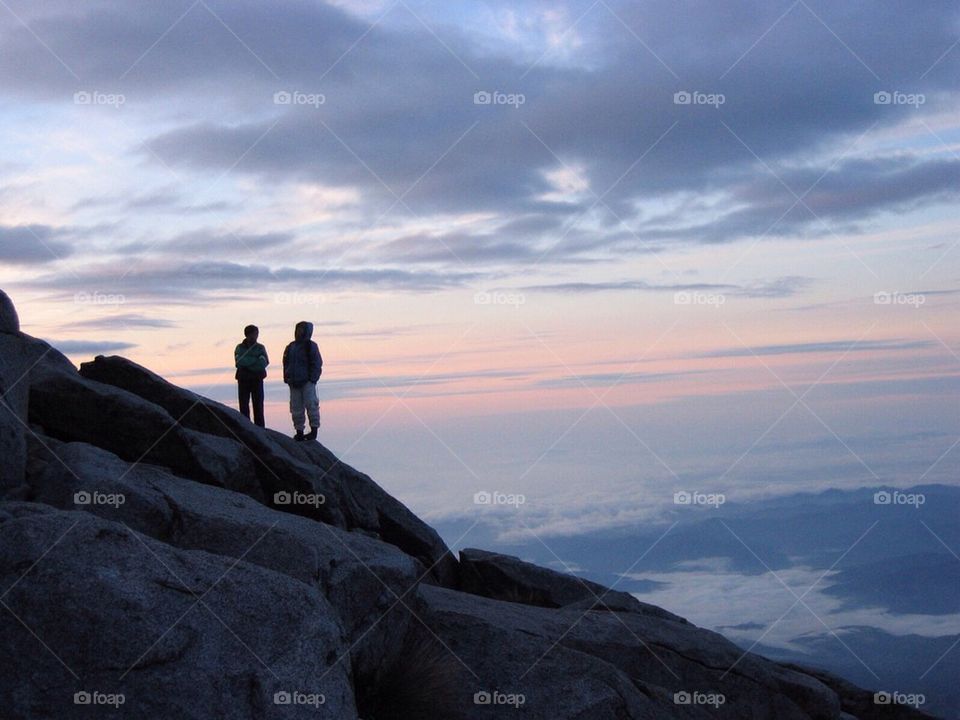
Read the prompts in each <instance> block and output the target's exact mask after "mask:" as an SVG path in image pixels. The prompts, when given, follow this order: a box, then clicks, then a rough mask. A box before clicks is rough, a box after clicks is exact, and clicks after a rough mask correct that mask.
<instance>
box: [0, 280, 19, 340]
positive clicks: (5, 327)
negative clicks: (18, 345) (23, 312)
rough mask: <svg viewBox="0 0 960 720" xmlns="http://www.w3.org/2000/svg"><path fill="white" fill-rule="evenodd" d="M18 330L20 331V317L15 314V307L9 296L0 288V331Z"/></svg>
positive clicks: (11, 331) (10, 331)
mask: <svg viewBox="0 0 960 720" xmlns="http://www.w3.org/2000/svg"><path fill="white" fill-rule="evenodd" d="M18 332H20V317H19V316H18V315H17V309H16V308H15V307H14V306H13V301H12V300H11V299H10V298H9V296H8V295H7V294H6V293H5V292H4V291H3V290H0V333H18Z"/></svg>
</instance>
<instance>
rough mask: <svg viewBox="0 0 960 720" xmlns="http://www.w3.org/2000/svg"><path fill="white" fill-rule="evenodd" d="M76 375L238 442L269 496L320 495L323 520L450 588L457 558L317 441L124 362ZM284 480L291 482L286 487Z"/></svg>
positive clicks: (101, 362) (96, 365)
mask: <svg viewBox="0 0 960 720" xmlns="http://www.w3.org/2000/svg"><path fill="white" fill-rule="evenodd" d="M80 374H81V375H82V376H83V377H84V378H87V379H89V380H94V381H96V382H98V383H102V384H108V385H112V386H114V387H116V388H120V389H122V390H125V391H127V392H128V393H132V394H134V395H136V396H138V397H140V398H142V399H143V400H146V401H148V402H149V403H152V404H153V405H155V406H157V407H159V408H162V409H164V410H165V411H166V412H167V413H168V414H169V415H170V416H172V417H175V418H177V421H178V423H179V424H180V425H181V426H183V427H184V428H189V429H191V430H193V431H195V432H200V433H204V434H206V435H208V436H216V437H221V438H224V439H227V440H230V441H233V442H236V443H239V444H240V445H242V446H243V447H244V448H245V449H246V450H247V451H248V452H249V454H250V457H251V460H252V462H251V463H250V466H251V469H252V471H253V472H254V473H255V474H256V476H257V478H258V480H259V482H260V484H261V486H262V487H264V488H265V493H266V494H267V498H268V499H270V498H272V495H273V494H274V493H275V492H277V491H284V490H292V489H297V490H300V491H301V492H309V493H312V494H314V495H322V496H324V497H325V498H326V505H327V508H326V510H327V512H328V514H329V516H328V517H327V518H326V521H327V522H331V521H332V520H331V518H333V517H336V518H337V521H336V522H334V524H337V525H339V526H341V527H345V528H347V529H361V530H364V531H366V532H370V533H374V534H375V535H376V536H378V537H380V538H381V539H383V540H384V541H385V542H389V543H391V544H392V545H396V546H397V547H398V548H400V549H401V550H403V551H404V552H405V553H407V554H408V555H411V556H413V557H415V558H417V559H418V560H420V562H422V563H423V564H424V566H425V567H427V568H428V569H429V570H430V575H431V577H432V579H434V580H435V581H437V582H440V583H442V584H445V585H453V584H455V582H456V573H457V563H456V560H455V559H454V557H453V556H452V555H451V554H450V551H449V550H448V549H447V546H446V545H445V544H444V543H443V541H442V540H441V539H440V536H439V535H438V534H437V532H436V531H435V530H434V529H433V528H431V527H430V526H429V525H427V524H426V523H424V522H423V521H422V520H420V518H418V517H417V516H416V515H414V514H413V513H412V512H410V510H409V509H407V507H406V506H404V505H403V503H401V502H399V501H398V500H397V499H396V498H394V497H392V496H391V495H389V494H388V493H387V492H385V491H384V490H383V488H381V487H380V486H379V485H377V484H376V483H375V482H374V481H373V480H371V479H370V478H369V477H368V476H367V475H364V474H363V473H360V472H358V471H357V470H355V469H353V468H352V467H350V466H349V465H346V464H345V463H343V462H341V461H340V460H339V459H338V458H337V457H336V456H335V455H334V454H333V453H331V452H330V451H329V450H328V449H327V448H325V447H324V446H323V445H321V444H320V443H298V442H294V441H293V440H292V439H291V438H289V437H287V436H285V435H283V434H281V433H278V432H275V431H272V430H264V429H262V428H259V427H257V426H256V425H254V424H252V423H251V422H249V421H248V420H247V419H246V418H244V417H243V416H242V415H240V413H238V412H237V411H236V410H233V409H231V408H228V407H226V406H225V405H223V404H221V403H218V402H215V401H213V400H210V399H208V398H205V397H203V396H201V395H198V394H196V393H193V392H190V391H189V390H184V389H183V388H179V387H177V386H176V385H173V384H171V383H169V382H167V381H166V380H164V379H163V378H161V377H160V376H159V375H157V374H155V373H153V372H151V371H150V370H148V369H146V368H144V367H142V366H140V365H138V364H136V363H134V362H131V361H130V360H127V359H126V358H122V357H116V356H111V357H104V356H102V355H101V356H98V357H97V358H95V359H94V360H93V361H92V362H87V363H83V364H82V365H81V366H80ZM95 444H96V443H95ZM291 481H295V482H294V483H293V488H291V486H290V483H291ZM287 509H290V508H287Z"/></svg>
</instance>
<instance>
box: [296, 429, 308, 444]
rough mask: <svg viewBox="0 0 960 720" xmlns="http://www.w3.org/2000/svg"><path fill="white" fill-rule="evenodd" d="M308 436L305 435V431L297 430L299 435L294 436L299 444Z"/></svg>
mask: <svg viewBox="0 0 960 720" xmlns="http://www.w3.org/2000/svg"><path fill="white" fill-rule="evenodd" d="M305 438H306V436H305V435H304V434H303V430H297V434H296V435H294V436H293V439H294V440H296V441H297V442H302V441H303V440H304V439H305Z"/></svg>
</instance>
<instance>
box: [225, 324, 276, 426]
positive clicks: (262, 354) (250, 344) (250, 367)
mask: <svg viewBox="0 0 960 720" xmlns="http://www.w3.org/2000/svg"><path fill="white" fill-rule="evenodd" d="M259 337H260V330H259V328H257V326H256V325H247V326H246V327H245V328H244V329H243V342H242V343H240V344H239V345H237V347H236V348H235V349H234V351H233V361H234V365H236V367H237V374H236V378H237V390H238V395H239V396H240V397H239V400H240V412H241V413H243V415H244V417H246V418H247V420H249V419H250V398H251V396H252V397H253V421H254V423H256V424H257V425H259V426H260V427H264V426H265V424H264V421H263V380H264V378H266V377H267V366H268V365H269V364H270V359H269V358H268V357H267V349H266V348H265V347H264V346H263V345H261V344H260V343H258V342H257V339H258V338H259Z"/></svg>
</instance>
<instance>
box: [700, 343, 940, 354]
mask: <svg viewBox="0 0 960 720" xmlns="http://www.w3.org/2000/svg"><path fill="white" fill-rule="evenodd" d="M935 346H936V343H935V342H933V341H930V340H859V341H857V340H828V341H825V342H813V343H792V344H786V345H760V346H758V347H751V348H745V347H733V348H723V349H720V350H711V351H710V352H705V353H700V354H697V355H691V356H689V357H695V358H734V357H753V356H754V355H761V356H765V355H803V354H807V353H851V352H875V351H878V350H881V351H904V350H926V349H928V348H931V347H935Z"/></svg>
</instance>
